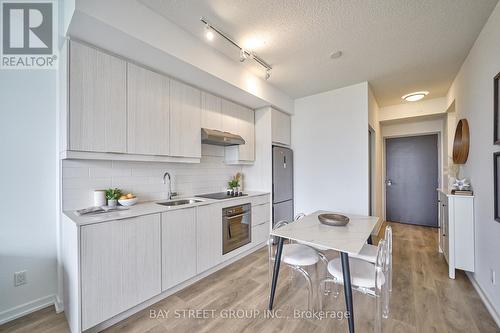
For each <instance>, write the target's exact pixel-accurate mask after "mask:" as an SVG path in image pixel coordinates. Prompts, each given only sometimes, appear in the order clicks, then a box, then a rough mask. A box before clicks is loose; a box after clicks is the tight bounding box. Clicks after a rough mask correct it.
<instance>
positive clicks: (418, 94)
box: [401, 91, 429, 102]
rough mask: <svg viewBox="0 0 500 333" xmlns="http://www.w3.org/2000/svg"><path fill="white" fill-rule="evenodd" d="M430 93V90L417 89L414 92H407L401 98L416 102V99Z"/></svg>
mask: <svg viewBox="0 0 500 333" xmlns="http://www.w3.org/2000/svg"><path fill="white" fill-rule="evenodd" d="M428 94H429V92H428V91H416V92H412V93H409V94H406V95H404V96H401V99H404V100H405V101H407V102H416V101H420V100H421V99H422V98H424V97H425V96H427V95H428Z"/></svg>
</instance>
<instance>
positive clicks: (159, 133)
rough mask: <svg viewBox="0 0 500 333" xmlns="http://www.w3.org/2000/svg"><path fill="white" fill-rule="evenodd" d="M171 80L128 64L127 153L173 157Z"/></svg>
mask: <svg viewBox="0 0 500 333" xmlns="http://www.w3.org/2000/svg"><path fill="white" fill-rule="evenodd" d="M169 101H170V79H169V78H168V77H166V76H164V75H161V74H158V73H155V72H152V71H150V70H147V69H145V68H142V67H139V66H136V65H134V64H131V63H129V64H128V65H127V108H128V109H127V120H128V123H127V139H128V140H127V152H128V153H131V154H146V155H148V154H149V155H169V154H170V105H169Z"/></svg>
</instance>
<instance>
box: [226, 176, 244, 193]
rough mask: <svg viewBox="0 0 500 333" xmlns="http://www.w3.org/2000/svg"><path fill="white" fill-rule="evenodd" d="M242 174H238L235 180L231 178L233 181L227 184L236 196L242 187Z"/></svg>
mask: <svg viewBox="0 0 500 333" xmlns="http://www.w3.org/2000/svg"><path fill="white" fill-rule="evenodd" d="M240 177H241V175H240V173H239V172H238V173H237V174H236V176H234V177H233V178H231V180H230V181H229V182H228V183H227V185H228V186H229V188H230V189H231V190H232V191H233V192H234V193H235V194H238V192H239V187H240Z"/></svg>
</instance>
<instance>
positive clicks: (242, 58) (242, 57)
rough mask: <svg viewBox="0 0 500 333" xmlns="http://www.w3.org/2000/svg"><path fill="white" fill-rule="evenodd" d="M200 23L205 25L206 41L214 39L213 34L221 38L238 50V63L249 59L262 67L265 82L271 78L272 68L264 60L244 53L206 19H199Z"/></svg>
mask: <svg viewBox="0 0 500 333" xmlns="http://www.w3.org/2000/svg"><path fill="white" fill-rule="evenodd" d="M200 21H201V22H202V23H203V24H205V29H207V30H206V32H205V36H206V37H207V39H208V40H212V39H214V32H215V33H217V34H218V35H219V36H221V37H222V38H224V39H225V40H227V41H228V42H229V43H231V44H233V45H234V46H235V47H237V48H238V49H240V61H241V62H244V61H245V60H246V59H247V58H251V59H253V60H255V61H256V62H257V63H258V64H259V65H261V66H262V67H264V68H265V70H266V76H265V77H266V80H267V79H269V78H270V77H271V69H273V68H272V67H271V65H269V64H268V63H267V62H266V61H265V60H264V59H262V58H261V57H259V56H257V55H256V54H255V53H253V52H251V53H250V52H248V51H246V50H245V49H244V48H243V47H241V46H240V45H239V44H238V43H236V42H235V41H234V40H233V39H232V38H231V37H229V36H228V35H227V34H226V33H224V32H223V31H222V30H220V29H219V28H217V27H214V26H213V25H212V24H210V23H209V22H208V21H207V19H206V18H204V17H202V18H200ZM209 32H210V34H209Z"/></svg>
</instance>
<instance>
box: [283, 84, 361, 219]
mask: <svg viewBox="0 0 500 333" xmlns="http://www.w3.org/2000/svg"><path fill="white" fill-rule="evenodd" d="M292 148H293V150H294V154H295V155H294V161H295V163H294V167H295V170H294V173H295V174H294V186H295V188H294V192H295V212H304V213H310V212H312V211H315V210H318V209H325V210H334V211H340V212H346V213H358V214H368V197H369V196H368V83H367V82H363V83H360V84H356V85H352V86H349V87H345V88H341V89H337V90H332V91H328V92H324V93H321V94H317V95H312V96H308V97H304V98H300V99H297V100H295V115H294V116H293V117H292Z"/></svg>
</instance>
